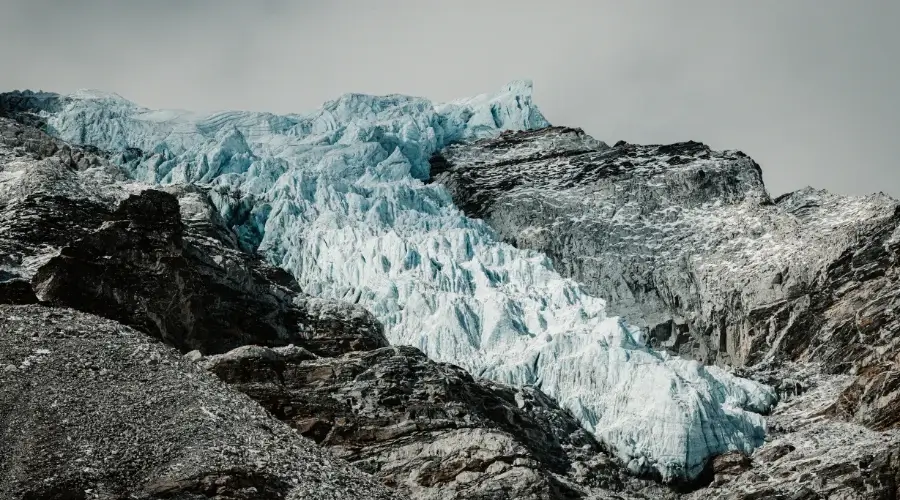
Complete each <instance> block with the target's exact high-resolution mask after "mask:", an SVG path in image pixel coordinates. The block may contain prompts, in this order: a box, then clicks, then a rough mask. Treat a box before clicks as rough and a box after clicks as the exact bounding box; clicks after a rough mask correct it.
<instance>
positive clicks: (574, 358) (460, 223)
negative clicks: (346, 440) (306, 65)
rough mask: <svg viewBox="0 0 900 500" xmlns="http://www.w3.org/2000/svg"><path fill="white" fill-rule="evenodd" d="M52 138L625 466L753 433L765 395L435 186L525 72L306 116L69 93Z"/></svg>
mask: <svg viewBox="0 0 900 500" xmlns="http://www.w3.org/2000/svg"><path fill="white" fill-rule="evenodd" d="M48 123H49V129H50V130H51V131H53V132H54V133H56V134H58V135H59V136H60V137H62V138H64V139H67V140H69V141H73V142H76V143H81V144H90V145H93V146H97V147H99V148H101V149H105V150H109V151H118V152H121V156H120V158H119V161H120V163H121V164H122V165H123V167H124V168H125V169H126V170H127V171H128V173H129V175H130V176H131V177H133V178H135V179H136V180H140V181H144V182H149V183H163V184H166V183H182V182H192V183H203V184H210V185H213V186H215V190H216V193H217V195H216V197H215V202H216V204H217V206H218V207H219V209H220V211H221V212H222V215H223V216H224V217H225V218H226V220H229V221H231V222H232V223H233V224H234V225H235V226H236V229H237V231H238V233H239V234H240V236H241V239H242V242H243V244H244V245H246V246H247V247H248V248H251V249H258V251H260V252H261V253H262V254H264V255H265V256H266V257H267V258H268V259H269V260H270V261H271V262H273V263H275V264H277V265H280V266H282V267H284V268H285V269H287V270H289V271H290V272H292V273H293V274H294V276H296V278H297V280H298V281H299V282H300V284H301V285H302V286H303V287H304V289H305V290H306V291H307V292H308V293H310V294H313V295H317V296H322V297H330V298H339V299H344V300H348V301H351V302H357V303H361V304H363V305H365V306H366V307H368V308H369V309H370V310H371V311H372V312H373V313H375V315H376V316H377V317H378V318H379V319H380V320H381V321H382V322H383V323H384V324H385V326H386V328H387V332H386V333H387V335H388V338H389V339H390V340H391V341H392V342H393V343H396V344H409V345H414V346H417V347H419V348H421V349H422V350H423V351H425V352H426V353H427V354H428V355H429V356H431V357H432V358H434V359H437V360H440V361H447V362H451V363H455V364H457V365H460V366H462V367H464V368H466V369H468V370H469V371H471V372H472V373H474V374H477V375H481V376H485V377H489V378H491V379H494V380H497V381H500V382H507V383H512V384H534V385H536V386H538V387H540V388H541V389H542V390H543V391H544V392H546V393H547V394H549V395H551V396H554V397H556V398H558V400H559V402H560V403H561V404H562V405H563V406H564V407H566V408H568V409H570V410H571V411H572V412H573V413H574V414H575V415H576V416H577V417H578V418H579V419H580V420H581V421H582V422H583V424H584V426H585V427H586V428H587V429H588V430H590V431H591V432H593V433H594V434H595V435H597V436H598V437H599V438H601V439H602V440H603V441H605V442H606V443H608V444H609V445H610V447H611V448H612V449H613V450H614V451H615V452H616V453H617V454H618V456H619V457H620V458H621V459H622V460H623V461H625V462H626V463H627V464H628V466H629V467H630V468H631V469H632V470H634V471H636V472H653V471H654V470H656V471H658V472H659V473H660V474H662V476H663V477H664V478H666V479H674V478H677V477H685V476H687V477H693V476H696V475H697V474H698V473H699V472H700V469H701V468H702V464H703V462H704V461H705V459H706V458H707V457H709V456H710V455H712V454H716V453H721V452H724V451H726V450H730V449H738V450H745V451H750V450H751V449H752V448H754V447H755V446H757V445H759V444H761V442H762V439H763V436H764V421H763V418H762V417H761V416H759V415H758V414H756V413H754V412H760V411H763V410H765V409H767V408H768V407H769V406H770V405H771V404H772V402H773V399H774V397H773V394H772V393H771V392H770V391H769V390H768V389H767V388H765V387H763V386H760V385H758V384H755V383H752V382H749V381H747V380H742V379H739V378H736V377H734V376H732V375H730V374H728V373H725V372H723V371H722V370H719V369H716V368H710V367H703V366H701V365H699V364H698V363H696V362H693V361H686V360H682V359H674V358H669V357H667V356H665V355H663V354H660V353H657V352H654V351H651V350H649V349H647V348H645V347H643V345H642V344H641V342H640V339H639V338H638V337H639V336H640V335H639V332H638V331H637V330H636V329H633V328H630V327H629V326H628V325H627V324H626V323H625V322H623V321H622V320H620V319H619V318H614V317H607V316H606V315H605V313H604V310H605V303H604V301H603V300H602V299H600V298H597V297H592V296H590V295H588V294H587V293H585V292H584V291H583V290H582V289H581V288H580V287H579V286H578V284H577V283H574V282H572V281H570V280H567V279H563V278H562V277H560V275H559V274H557V273H556V272H555V271H554V270H553V266H552V264H551V263H550V262H549V261H548V259H547V258H546V257H545V256H543V255H541V254H538V253H535V252H531V251H523V250H517V249H515V248H513V247H511V246H510V245H507V244H504V243H501V242H499V241H498V239H497V238H496V236H495V235H494V233H493V232H492V231H491V229H490V228H489V227H487V226H486V225H485V224H483V223H482V222H481V221H479V220H472V219H468V218H466V217H465V216H464V215H462V213H461V212H460V211H459V210H458V209H457V208H456V207H455V206H454V205H453V202H452V200H451V199H450V197H449V196H448V194H447V192H446V191H445V190H444V189H443V188H442V187H441V186H439V185H433V184H425V183H423V182H422V181H421V180H420V179H425V178H427V177H428V159H429V157H430V156H431V154H432V153H434V152H435V151H436V150H438V149H439V148H441V147H443V146H445V145H447V144H449V143H451V142H454V141H460V140H465V139H470V138H480V137H486V136H491V135H494V134H497V133H499V132H500V131H502V130H521V129H532V128H539V127H544V126H547V125H548V123H547V121H546V120H545V119H544V117H543V116H542V115H541V113H540V112H539V111H538V109H537V108H536V107H535V106H534V105H533V104H532V101H531V83H530V82H514V83H512V84H510V85H508V86H507V87H506V88H505V89H504V90H503V91H501V92H500V93H498V94H494V95H482V96H478V97H475V98H472V99H465V100H460V101H454V102H451V103H446V104H434V103H432V102H430V101H428V100H425V99H420V98H414V97H406V96H398V95H392V96H384V97H375V96H368V95H360V94H350V95H345V96H343V97H341V98H339V99H337V100H336V101H331V102H328V103H326V104H325V105H324V106H323V107H322V108H321V109H320V110H318V111H316V112H314V113H311V114H308V115H288V116H278V115H273V114H267V113H250V112H224V113H214V114H208V115H198V114H192V113H188V112H179V111H151V110H147V109H143V108H140V107H138V106H136V105H134V104H133V103H130V102H128V101H126V100H124V99H122V98H121V97H119V96H116V95H111V94H103V93H98V92H79V93H76V94H73V95H71V96H68V97H67V98H65V99H64V105H63V106H62V111H60V112H58V113H55V114H53V115H50V116H48Z"/></svg>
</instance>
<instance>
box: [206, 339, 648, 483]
mask: <svg viewBox="0 0 900 500" xmlns="http://www.w3.org/2000/svg"><path fill="white" fill-rule="evenodd" d="M199 362H200V363H201V364H202V365H203V366H205V367H206V368H207V369H208V370H210V371H211V372H213V373H215V374H217V375H218V376H219V377H221V378H222V379H223V380H225V381H226V382H228V383H230V384H232V385H233V386H234V387H236V388H237V389H239V390H240V391H242V392H244V393H245V394H247V395H249V396H250V397H252V398H253V399H255V400H256V401H258V402H259V403H260V404H261V405H262V406H263V407H265V408H266V409H268V410H269V411H270V412H271V413H272V414H273V415H276V416H278V418H280V419H282V420H283V421H285V422H288V423H289V424H290V425H291V426H293V427H294V428H296V429H298V430H299V431H300V432H301V433H302V434H303V435H305V436H308V437H310V438H312V439H314V440H315V441H316V442H318V443H320V444H322V445H324V446H328V447H330V448H331V449H332V450H334V451H335V453H336V454H337V455H338V456H340V457H342V458H345V459H346V460H348V461H350V462H351V463H353V464H355V465H357V466H358V467H360V468H361V469H363V470H364V471H367V472H370V473H372V474H373V475H375V476H376V477H378V478H380V479H381V480H382V481H384V482H385V483H386V484H389V485H391V486H394V487H396V488H398V489H400V490H402V491H405V492H408V493H409V494H410V495H411V496H412V497H413V498H423V499H424V498H429V499H485V500H488V499H498V500H499V499H523V500H525V499H544V498H583V497H584V496H585V495H587V494H588V492H590V491H592V490H593V491H607V492H610V491H620V492H622V491H625V490H626V489H627V488H629V487H630V488H634V485H633V484H632V483H635V484H639V482H638V481H636V480H633V479H629V478H627V477H626V476H625V475H624V474H623V473H622V469H620V468H619V467H617V466H616V464H614V463H613V462H611V461H610V460H609V458H607V455H606V454H605V452H604V451H603V450H602V448H601V447H600V446H599V445H598V443H597V442H596V441H595V440H594V439H593V438H592V437H591V436H590V434H588V433H587V432H585V431H584V430H583V429H582V428H581V427H580V426H579V424H578V422H577V421H576V420H575V419H574V418H573V417H572V416H571V415H570V414H568V413H567V412H564V411H563V410H561V409H560V408H559V406H557V404H556V403H555V402H554V401H553V400H551V399H550V398H548V397H547V396H545V395H543V394H541V393H540V392H538V391H536V390H533V389H529V388H521V389H516V388H512V387H508V386H503V385H499V384H495V383H492V382H489V381H486V380H478V379H474V378H472V376H471V375H469V374H468V373H466V372H465V371H464V370H462V369H461V368H459V367H456V366H453V365H449V364H444V363H436V362H434V361H431V360H429V359H428V358H427V357H426V356H425V355H424V354H422V352H421V351H419V350H418V349H416V348H414V347H388V348H382V349H376V350H372V351H368V352H354V353H349V354H345V355H343V356H341V357H331V358H326V357H317V356H315V355H314V354H312V353H311V352H309V351H307V350H305V349H302V348H299V347H293V346H291V347H277V348H274V349H271V348H264V347H257V346H252V347H251V346H248V347H242V348H239V349H236V350H234V351H231V352H229V353H227V354H221V355H215V356H210V357H206V358H202V359H199ZM647 486H649V487H651V488H652V484H644V485H642V487H647Z"/></svg>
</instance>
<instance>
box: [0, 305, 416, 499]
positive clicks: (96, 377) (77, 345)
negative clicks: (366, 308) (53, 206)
mask: <svg viewBox="0 0 900 500" xmlns="http://www.w3.org/2000/svg"><path fill="white" fill-rule="evenodd" d="M0 339H2V344H0V497H2V498H4V499H23V500H25V499H28V500H38V499H40V500H94V499H96V500H99V499H111V498H135V499H146V500H162V499H180V500H200V499H217V500H270V499H278V498H284V499H297V500H299V499H306V498H321V499H351V498H355V499H360V500H362V499H374V498H380V499H389V498H398V497H399V495H398V493H397V492H395V491H391V490H390V489H388V488H385V487H384V486H382V485H380V484H379V483H378V482H377V481H375V480H374V479H373V478H371V476H369V475H367V474H364V473H362V472H360V471H359V470H357V469H355V468H354V467H352V466H350V465H349V464H347V463H346V462H344V461H343V460H340V459H336V458H334V457H332V456H330V455H329V454H328V453H327V452H325V451H324V450H321V449H319V448H318V447H317V446H315V444H314V443H312V442H311V441H309V440H306V439H304V438H302V437H300V436H298V435H297V434H296V433H295V432H293V431H292V430H291V429H290V428H289V427H287V426H286V425H284V424H282V423H281V422H279V421H277V420H276V419H274V418H273V417H272V416H271V415H269V414H268V413H266V412H265V411H264V410H263V409H262V408H260V407H259V406H258V405H256V404H255V403H254V402H253V401H251V400H249V399H248V398H246V397H245V396H243V395H241V394H239V393H237V392H235V391H232V390H230V389H229V388H228V387H226V386H225V385H224V384H223V383H221V382H220V381H219V380H217V379H216V377H214V376H212V375H211V374H208V373H206V372H205V371H204V370H202V369H200V368H199V367H197V366H196V365H195V364H193V363H191V362H189V361H186V360H184V359H182V357H181V356H180V355H179V354H178V352H177V351H175V350H174V349H172V348H169V347H166V346H164V345H162V344H160V343H158V342H153V341H152V340H151V339H150V338H149V337H147V336H146V335H144V334H143V333H141V332H138V331H135V330H134V329H132V328H129V327H126V326H123V325H121V324H118V323H115V322H113V321H109V320H106V319H103V318H99V317H97V316H92V315H89V314H84V313H80V312H76V311H72V310H70V309H58V308H51V307H41V306H36V305H30V306H8V305H0Z"/></svg>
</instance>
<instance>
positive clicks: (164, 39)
mask: <svg viewBox="0 0 900 500" xmlns="http://www.w3.org/2000/svg"><path fill="white" fill-rule="evenodd" d="M0 6H2V9H0V12H2V16H0V61H2V64H3V69H2V71H0V89H2V90H12V89H22V88H31V89H43V90H52V91H57V92H62V93H65V92H70V91H73V90H76V89H79V88H97V89H101V90H108V91H113V92H117V93H119V94H121V95H123V96H125V97H127V98H129V99H131V100H133V101H136V102H138V103H139V104H142V105H144V106H148V107H153V108H160V107H162V108H184V109H194V110H213V109H252V110H265V111H274V112H281V113H287V112H303V111H309V110H311V109H314V108H316V107H318V105H320V104H321V103H322V102H324V101H326V100H328V99H332V98H335V97H337V96H338V95H340V94H341V93H344V92H349V91H353V92H365V93H372V94H385V93H404V94H412V95H420V96H425V97H429V98H432V99H436V100H446V99H453V98H457V97H464V96H467V95H472V94H478V93H482V92H488V91H493V90H496V89H499V88H500V87H501V86H502V85H504V84H505V83H506V82H507V81H509V80H513V79H518V78H530V79H533V80H534V82H535V100H536V102H537V103H538V105H539V106H540V108H541V109H542V111H543V112H544V114H545V115H546V116H547V117H548V119H549V120H550V121H551V122H552V123H554V124H559V125H571V126H579V127H582V128H584V129H585V130H586V131H587V132H588V133H590V134H591V135H593V136H595V137H597V138H598V139H602V140H605V141H607V142H615V141H617V140H619V139H624V140H627V141H629V142H635V143H666V142H675V141H682V140H688V139H693V140H698V141H702V142H705V143H707V144H710V145H711V146H713V147H715V148H721V149H725V148H728V149H731V148H734V149H741V150H743V151H744V152H746V153H748V154H750V155H751V156H753V157H754V158H755V159H756V160H757V161H758V162H759V163H760V164H761V165H762V167H763V172H764V175H765V178H766V181H767V183H768V185H769V189H770V191H771V192H772V194H773V195H777V194H780V193H782V192H785V191H788V190H793V189H796V188H800V187H802V186H805V185H813V186H816V187H823V188H827V189H830V190H833V191H837V192H841V193H848V194H865V193H870V192H876V191H884V192H887V193H889V194H892V195H894V196H898V197H900V162H898V160H897V156H898V154H897V153H896V152H895V151H894V146H895V145H896V144H897V142H898V135H900V95H898V90H900V27H898V26H900V1H897V0H859V1H851V0H753V1H750V0H740V1H738V0H628V1H625V0H619V1H605V0H583V1H576V0H572V1H566V0H553V1H536V0H517V1H513V0H510V1H503V0H453V1H443V0H441V1H437V0H434V1H431V0H417V1H412V0H410V1H406V0H396V1H394V0H361V1H351V0H345V1H341V0H332V1H327V0H322V1H318V2H313V1H299V0H298V1H275V0H272V1H265V0H257V1H244V2H237V1H227V0H218V1H214V0H208V1H207V0H195V1H191V0H156V1H151V0H147V1H138V0H118V1H114V0H106V1H103V0H81V1H73V0H59V1H46V0H0Z"/></svg>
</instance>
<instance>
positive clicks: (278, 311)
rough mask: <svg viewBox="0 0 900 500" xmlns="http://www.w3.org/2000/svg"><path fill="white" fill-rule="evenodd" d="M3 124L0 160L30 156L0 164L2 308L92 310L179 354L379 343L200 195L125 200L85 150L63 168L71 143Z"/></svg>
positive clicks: (363, 315) (377, 335) (345, 308)
mask: <svg viewBox="0 0 900 500" xmlns="http://www.w3.org/2000/svg"><path fill="white" fill-rule="evenodd" d="M0 127H2V128H0V137H4V138H8V137H18V138H19V139H17V142H15V141H11V140H8V141H6V142H5V143H4V144H3V146H4V147H3V148H0V154H2V155H4V156H6V157H7V158H8V159H13V158H21V157H22V155H23V154H26V151H31V152H32V153H30V154H29V156H28V157H27V159H28V160H29V161H27V162H22V161H20V162H18V163H11V162H9V163H5V164H0V166H3V167H4V168H10V167H9V166H10V165H16V166H17V168H19V169H20V170H19V173H18V174H17V176H18V178H19V179H20V180H19V183H18V185H13V186H9V188H8V190H7V192H8V198H7V199H6V200H0V201H2V202H5V204H4V205H0V230H2V231H0V250H2V251H3V253H2V260H4V261H5V266H6V268H7V269H8V270H9V271H7V274H8V275H9V278H8V283H9V284H8V285H4V286H3V287H2V291H0V299H3V300H4V301H5V302H6V303H22V302H29V301H32V302H33V301H34V299H37V300H40V301H41V302H43V303H46V304H52V305H55V306H61V307H71V308H75V309H78V310H81V311H86V312H90V313H93V314H97V315H100V316H103V317H107V318H110V319H114V320H117V321H120V322H122V323H125V324H128V325H130V326H133V327H135V328H138V329H140V330H142V331H145V332H147V333H149V334H151V335H153V336H155V337H158V338H160V339H162V340H164V341H166V342H167V343H169V344H170V345H173V346H175V347H177V348H179V349H181V350H182V351H184V352H187V351H190V350H194V349H199V350H201V351H202V352H205V353H219V352H225V351H228V350H230V349H233V348H236V347H239V346H241V345H245V344H264V345H286V344H288V343H295V344H302V345H304V346H305V347H307V348H308V349H310V350H312V351H314V352H316V353H318V354H320V355H337V354H341V353H343V352H347V351H349V350H354V349H374V348H378V347H384V346H386V345H387V340H386V339H385V337H384V335H383V332H382V327H381V325H380V324H379V323H378V322H377V320H375V319H374V317H373V316H372V315H371V314H370V313H368V312H367V311H365V310H364V309H362V308H360V307H358V306H353V305H350V304H344V303H341V302H338V301H327V300H321V299H313V298H310V297H306V296H304V295H303V294H302V293H301V292H300V289H299V286H298V285H297V283H296V282H295V281H294V280H293V279H292V278H291V277H290V276H289V275H288V274H287V273H285V272H284V271H283V270H280V269H276V268H273V267H272V266H269V265H267V264H265V263H264V262H262V261H261V260H259V259H258V258H256V257H254V256H251V255H247V254H246V253H244V252H242V251H241V250H240V249H239V245H238V244H237V239H236V238H235V236H234V234H233V233H231V232H230V231H229V230H228V229H227V228H226V227H225V225H224V223H223V221H222V220H221V219H220V218H219V217H218V216H217V213H216V211H215V210H214V209H213V208H212V204H211V203H210V201H209V199H208V196H207V194H206V192H204V191H203V190H202V189H200V188H195V187H183V188H182V187H177V186H175V187H169V188H167V191H169V192H163V191H161V190H140V191H139V192H137V193H136V194H128V193H129V192H130V191H135V190H134V189H131V188H129V187H127V184H125V183H124V181H123V179H121V178H120V177H119V175H120V174H119V173H118V171H117V170H116V169H115V168H114V167H112V166H110V165H108V164H107V163H105V160H104V159H103V158H101V157H96V156H92V153H82V156H80V157H79V158H81V160H84V161H82V162H81V163H84V164H85V165H88V167H87V168H85V169H81V167H79V168H78V169H75V170H72V169H69V168H67V167H66V166H65V164H66V160H65V159H63V158H61V157H60V156H59V155H60V152H61V151H67V149H66V148H68V146H65V145H61V144H59V143H58V142H57V141H56V140H55V139H52V138H50V137H49V136H47V135H45V134H40V133H35V132H34V131H33V129H30V128H27V127H22V126H21V125H18V124H15V123H13V122H9V121H2V122H0ZM19 131H22V133H21V134H17V132H19ZM42 143H46V144H49V145H50V146H38V144H42ZM29 144H31V146H28V145H29ZM23 146H27V147H26V148H25V149H24V150H23V149H22V148H23ZM70 149H71V148H70ZM70 149H69V150H70ZM34 152H37V153H34ZM34 154H38V155H39V156H40V155H49V156H43V157H40V158H33V157H32V156H33V155H34ZM91 165H93V166H91ZM98 180H99V181H98ZM180 202H181V203H180ZM24 281H30V282H31V287H32V290H33V294H31V295H29V294H28V293H27V291H26V290H25V289H24V287H23V285H22V283H23V282H24Z"/></svg>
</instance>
